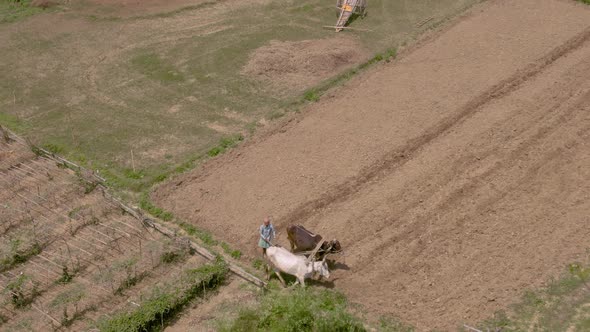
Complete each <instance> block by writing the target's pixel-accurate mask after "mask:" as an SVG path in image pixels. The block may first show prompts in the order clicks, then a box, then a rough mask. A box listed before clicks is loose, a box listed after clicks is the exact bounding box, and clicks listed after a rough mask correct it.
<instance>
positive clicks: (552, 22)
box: [154, 0, 590, 330]
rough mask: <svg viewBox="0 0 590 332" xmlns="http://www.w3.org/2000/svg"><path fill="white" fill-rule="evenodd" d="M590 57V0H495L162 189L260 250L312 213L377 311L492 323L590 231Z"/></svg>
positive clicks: (221, 232)
mask: <svg viewBox="0 0 590 332" xmlns="http://www.w3.org/2000/svg"><path fill="white" fill-rule="evenodd" d="M589 59H590V8H589V7H588V6H584V5H583V4H581V3H577V2H573V1H565V0H564V1H562V0H542V1H538V0H525V1H518V2H514V1H505V0H496V1H488V2H485V3H483V4H482V5H480V6H477V7H475V8H474V9H473V10H471V11H470V12H469V13H468V14H467V15H465V16H464V17H462V18H460V19H458V20H456V21H455V22H454V23H452V24H451V25H450V26H448V27H447V28H445V29H444V30H442V31H440V32H438V33H435V34H433V35H432V36H430V37H428V38H427V39H425V40H423V41H422V42H420V43H419V44H418V45H417V46H416V47H415V48H413V49H412V50H410V51H408V52H406V54H404V55H403V56H402V57H401V58H400V59H399V60H397V61H396V62H394V63H393V64H389V65H384V66H380V67H379V68H376V69H375V70H374V71H372V72H370V73H367V74H366V75H363V76H361V77H359V78H357V79H355V80H353V81H351V82H350V83H349V84H348V86H347V87H344V88H342V89H340V90H339V91H337V92H335V93H334V94H333V95H331V96H328V97H327V98H324V99H323V100H322V101H320V102H319V103H317V104H315V105H314V106H312V107H311V108H310V109H309V110H308V111H307V112H306V114H305V115H303V116H301V117H298V118H295V121H291V122H290V123H287V124H285V125H284V126H283V127H281V128H279V130H277V131H276V132H275V133H274V134H271V135H267V136H264V137H261V138H259V139H258V141H253V142H252V143H251V144H249V145H246V146H244V147H242V148H240V149H238V151H236V152H234V153H231V154H229V155H227V156H223V157H221V158H219V159H218V160H216V161H213V162H211V163H209V164H208V165H206V167H205V168H204V170H202V171H199V172H195V173H194V174H190V175H188V176H186V177H184V178H181V179H178V180H176V181H173V182H170V183H169V184H167V185H164V186H162V187H161V188H160V189H159V190H157V191H156V192H155V194H154V198H156V199H157V200H158V201H159V202H160V203H161V204H162V205H163V206H164V207H165V208H166V209H169V210H171V211H173V212H174V213H175V215H178V216H181V217H183V218H184V219H185V220H192V221H193V222H195V224H198V225H199V226H201V227H206V228H208V229H209V230H211V231H212V232H214V233H215V235H217V236H219V237H221V238H225V239H226V240H228V241H231V242H234V243H238V244H241V246H242V247H243V248H244V249H248V248H250V249H253V247H254V244H255V242H256V241H255V240H256V227H257V225H258V223H259V220H260V218H261V217H262V216H264V215H266V214H273V215H274V216H275V220H276V221H275V224H276V226H278V228H279V230H281V231H282V230H283V229H284V227H286V225H287V224H288V223H302V224H304V225H305V226H306V227H308V228H310V229H312V230H314V231H316V232H318V233H320V234H322V235H324V236H327V237H330V238H332V237H336V238H338V239H339V240H340V241H341V242H342V243H343V245H344V247H345V252H346V253H347V255H346V256H345V258H344V259H342V258H341V259H340V260H341V261H340V263H341V264H340V265H338V266H337V267H338V268H337V269H336V270H335V271H334V275H335V278H336V280H335V281H334V284H335V286H336V287H337V288H339V289H342V290H344V291H345V292H346V293H347V295H349V297H350V298H351V299H352V300H353V301H357V302H360V303H362V304H363V305H364V306H365V307H366V308H367V309H369V310H370V312H373V313H389V314H394V315H397V316H400V317H401V318H402V319H403V320H405V321H408V322H410V323H412V324H415V325H416V326H417V327H418V329H419V330H428V329H433V328H436V329H443V330H453V329H455V328H456V327H457V326H458V325H460V324H462V323H475V322H477V321H479V320H481V319H485V318H487V317H489V316H490V315H492V314H493V312H494V311H495V310H498V309H505V308H506V307H507V306H508V305H509V304H511V303H513V302H514V301H516V300H517V299H518V298H519V296H521V294H522V293H523V292H524V291H525V290H526V289H528V288H531V287H539V286H542V285H543V282H544V281H546V280H549V279H550V278H551V277H553V276H556V275H558V274H559V273H560V272H561V271H562V270H563V266H564V265H565V264H567V263H571V262H573V261H575V260H578V259H581V255H583V254H584V252H585V250H586V248H588V246H589V244H590V243H589V242H588V238H589V235H590V228H588V224H589V221H590V220H589V219H588V215H590V182H589V181H590V173H589V172H590V168H589V167H588V165H590V146H589V145H588V142H590V115H589V114H590V94H589V92H588V91H590V60H589ZM244 229H248V230H251V235H249V236H244ZM282 240H285V238H284V237H283V238H282Z"/></svg>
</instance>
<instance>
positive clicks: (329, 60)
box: [242, 37, 368, 95]
mask: <svg viewBox="0 0 590 332" xmlns="http://www.w3.org/2000/svg"><path fill="white" fill-rule="evenodd" d="M367 55H368V52H367V51H366V50H364V49H363V47H362V45H361V43H360V42H359V41H358V40H356V39H353V38H346V37H334V38H330V39H322V40H304V41H297V42H283V41H276V40H274V41H271V42H270V44H269V45H266V46H263V47H261V48H259V49H258V50H256V51H255V52H254V53H253V54H251V55H250V59H249V61H248V64H246V66H245V67H244V69H243V71H242V74H243V75H248V76H253V77H255V78H257V79H259V80H261V81H263V82H266V83H267V84H268V85H269V86H273V87H275V88H277V89H279V90H281V91H283V92H284V93H285V94H291V95H293V94H298V93H300V92H301V91H303V90H305V89H306V88H309V87H311V86H314V85H316V84H317V83H319V82H321V81H322V80H324V79H326V78H328V77H332V76H334V75H335V74H337V73H339V72H341V71H343V70H345V69H347V68H350V67H351V66H353V65H355V64H358V63H360V62H362V61H363V60H365V58H366V57H367Z"/></svg>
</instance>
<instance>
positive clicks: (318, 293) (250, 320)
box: [219, 288, 365, 332]
mask: <svg viewBox="0 0 590 332" xmlns="http://www.w3.org/2000/svg"><path fill="white" fill-rule="evenodd" d="M219 330H220V331H293V332H295V331H297V332H299V331H318V332H322V331H326V332H327V331H365V328H364V326H363V324H362V322H361V320H360V319H359V318H357V317H356V316H353V315H352V314H350V313H349V312H348V311H347V301H346V298H345V297H344V295H342V294H340V293H338V292H334V291H331V290H318V289H312V288H297V289H295V290H293V291H291V292H288V293H285V292H282V291H280V290H271V291H269V292H268V293H267V294H265V295H264V296H263V297H262V299H261V304H260V308H256V309H253V308H246V309H242V310H241V311H240V313H239V315H238V317H237V318H236V319H235V320H234V321H233V322H230V323H229V324H226V325H225V326H223V324H221V326H220V328H219Z"/></svg>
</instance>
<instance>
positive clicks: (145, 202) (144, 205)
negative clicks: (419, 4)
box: [139, 192, 242, 260]
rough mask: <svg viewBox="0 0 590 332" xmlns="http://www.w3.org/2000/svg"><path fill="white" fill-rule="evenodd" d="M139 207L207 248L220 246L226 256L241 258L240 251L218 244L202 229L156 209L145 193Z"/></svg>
mask: <svg viewBox="0 0 590 332" xmlns="http://www.w3.org/2000/svg"><path fill="white" fill-rule="evenodd" d="M139 207H141V209H142V210H144V211H147V212H148V213H149V214H151V215H152V216H154V217H157V218H160V219H162V220H164V221H168V222H174V223H175V224H176V225H178V226H179V227H180V228H182V229H183V230H184V231H185V232H186V233H187V234H188V235H189V236H191V237H194V238H196V239H199V240H200V241H201V242H202V243H203V244H204V245H205V246H207V247H212V246H216V245H220V246H221V248H222V249H223V251H224V252H225V253H226V254H228V255H230V256H231V257H232V258H234V259H237V260H239V259H240V258H241V257H242V252H241V251H239V250H237V249H233V248H231V247H230V245H229V244H227V243H226V242H219V241H217V240H215V239H214V238H213V236H212V235H211V234H210V233H208V232H206V231H204V230H202V229H199V228H197V227H196V226H194V225H192V224H189V223H187V222H184V221H181V220H179V219H178V218H175V217H174V214H172V212H170V211H166V210H164V209H162V208H160V207H157V206H156V205H155V204H154V203H152V201H151V200H150V198H149V194H148V193H147V192H144V193H143V194H141V197H140V200H139Z"/></svg>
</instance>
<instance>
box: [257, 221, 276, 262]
mask: <svg viewBox="0 0 590 332" xmlns="http://www.w3.org/2000/svg"><path fill="white" fill-rule="evenodd" d="M275 236H276V233H275V228H274V227H273V226H272V224H271V223H270V217H266V218H264V224H262V225H260V240H259V241H258V246H259V247H260V248H262V256H263V257H264V256H266V248H268V247H270V246H271V245H272V240H274V238H275Z"/></svg>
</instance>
